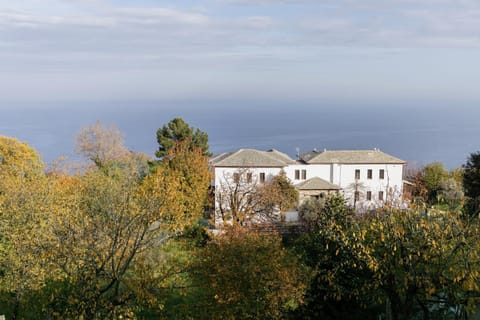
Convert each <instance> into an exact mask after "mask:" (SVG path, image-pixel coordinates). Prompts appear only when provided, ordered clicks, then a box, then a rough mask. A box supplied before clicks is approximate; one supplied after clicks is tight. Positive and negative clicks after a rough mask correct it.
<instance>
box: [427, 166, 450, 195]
mask: <svg viewBox="0 0 480 320" xmlns="http://www.w3.org/2000/svg"><path fill="white" fill-rule="evenodd" d="M423 171H424V179H425V187H426V188H427V190H428V194H427V197H428V200H429V202H430V203H436V202H438V198H437V197H438V195H439V192H440V190H441V189H442V182H443V181H445V180H447V179H448V171H447V170H446V169H445V167H444V166H443V164H442V163H441V162H432V163H429V164H427V165H426V166H425V168H424V169H423Z"/></svg>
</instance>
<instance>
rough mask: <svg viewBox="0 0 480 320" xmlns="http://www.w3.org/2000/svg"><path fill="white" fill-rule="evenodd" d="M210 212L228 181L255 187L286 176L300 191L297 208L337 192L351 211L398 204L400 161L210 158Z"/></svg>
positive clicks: (360, 154) (334, 154)
mask: <svg viewBox="0 0 480 320" xmlns="http://www.w3.org/2000/svg"><path fill="white" fill-rule="evenodd" d="M210 165H211V166H212V168H213V169H214V174H215V188H216V198H215V208H216V209H217V208H218V206H219V205H220V203H219V201H220V199H219V197H218V194H219V192H221V189H222V188H225V186H226V185H228V184H229V183H230V184H231V183H232V181H234V180H235V181H237V182H238V181H239V179H242V180H240V181H242V182H245V183H246V184H250V185H255V184H258V183H264V182H265V181H268V180H269V179H271V178H272V177H273V176H275V175H278V174H280V173H281V172H282V171H283V172H285V174H286V176H287V178H288V179H289V180H290V181H291V182H292V183H293V184H294V185H295V187H296V188H297V190H298V191H299V196H300V198H299V202H300V203H301V202H302V201H305V199H307V198H322V197H324V196H326V195H327V194H329V193H337V192H341V193H343V195H344V196H345V199H346V200H347V203H348V204H349V205H350V206H352V207H355V208H356V210H359V211H366V210H370V209H374V208H377V207H381V206H383V205H384V204H386V203H389V204H393V205H395V204H398V205H399V204H400V203H401V198H402V193H403V180H402V177H403V167H404V165H405V161H403V160H400V159H398V158H396V157H393V156H391V155H389V154H386V153H384V152H382V151H380V150H378V149H374V150H323V151H317V150H315V149H314V150H313V151H311V152H307V153H304V154H299V155H298V159H297V160H293V159H292V158H290V157H289V156H288V155H286V154H284V153H282V152H279V151H277V150H268V151H259V150H255V149H240V150H237V151H234V152H228V153H223V154H220V155H217V156H214V157H212V158H211V160H210Z"/></svg>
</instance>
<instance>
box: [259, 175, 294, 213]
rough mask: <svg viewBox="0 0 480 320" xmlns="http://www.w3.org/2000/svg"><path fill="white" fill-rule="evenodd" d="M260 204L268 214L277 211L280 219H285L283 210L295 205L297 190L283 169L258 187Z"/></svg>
mask: <svg viewBox="0 0 480 320" xmlns="http://www.w3.org/2000/svg"><path fill="white" fill-rule="evenodd" d="M257 192H258V194H259V197H260V201H259V202H260V204H261V206H262V207H263V210H265V211H268V212H270V215H273V214H274V213H276V212H278V214H279V215H280V218H281V220H282V221H284V220H285V212H286V211H287V210H289V209H292V208H293V207H295V206H296V205H297V203H298V191H297V189H296V188H295V186H294V185H293V184H292V183H291V182H290V180H288V178H287V176H286V174H285V172H284V171H281V172H280V174H278V175H276V176H274V177H273V178H272V179H271V180H269V181H267V182H266V183H265V184H264V185H263V186H262V185H260V188H259V189H258V191H257Z"/></svg>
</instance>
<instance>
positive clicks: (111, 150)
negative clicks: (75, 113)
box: [76, 122, 129, 167]
mask: <svg viewBox="0 0 480 320" xmlns="http://www.w3.org/2000/svg"><path fill="white" fill-rule="evenodd" d="M76 150H77V152H79V153H80V154H82V155H84V156H85V157H87V158H88V159H90V160H91V161H93V163H95V165H96V166H97V167H104V166H106V165H107V164H109V163H112V162H113V161H118V160H122V159H124V158H125V157H126V156H127V155H128V154H129V151H128V149H127V148H126V147H125V146H124V145H123V135H122V133H121V132H120V130H119V129H118V128H117V127H116V126H113V125H112V126H110V127H106V126H104V125H103V124H102V123H101V122H96V123H95V124H93V125H90V126H88V127H86V128H83V129H82V130H81V131H80V133H79V134H78V135H77V143H76Z"/></svg>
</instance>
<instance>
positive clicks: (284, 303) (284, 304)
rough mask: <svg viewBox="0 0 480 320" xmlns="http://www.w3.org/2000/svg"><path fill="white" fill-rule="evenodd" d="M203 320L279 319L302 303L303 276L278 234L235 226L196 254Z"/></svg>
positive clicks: (200, 316) (302, 271)
mask: <svg viewBox="0 0 480 320" xmlns="http://www.w3.org/2000/svg"><path fill="white" fill-rule="evenodd" d="M194 270H196V274H197V276H198V278H197V281H198V284H197V285H199V286H201V288H202V289H203V291H204V292H205V294H206V296H205V298H204V299H205V301H204V303H203V308H205V309H204V310H203V312H205V313H203V315H199V318H205V319H281V318H283V317H284V315H285V313H286V312H287V311H289V310H292V309H296V308H297V307H298V306H299V305H300V304H301V303H302V301H303V294H304V290H305V280H306V273H305V271H306V270H304V269H303V268H302V266H301V265H300V264H299V263H298V260H297V258H296V257H295V256H294V255H293V254H291V253H290V252H289V251H288V250H286V249H285V248H284V247H283V246H282V241H281V237H280V236H279V235H277V234H260V233H256V232H253V231H250V230H248V228H239V227H233V228H231V229H228V230H226V231H225V233H224V234H222V235H219V236H217V237H215V238H214V239H213V240H212V241H211V242H209V243H208V244H207V247H206V248H205V250H204V251H203V252H200V253H199V259H198V261H197V264H196V267H195V269H194Z"/></svg>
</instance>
